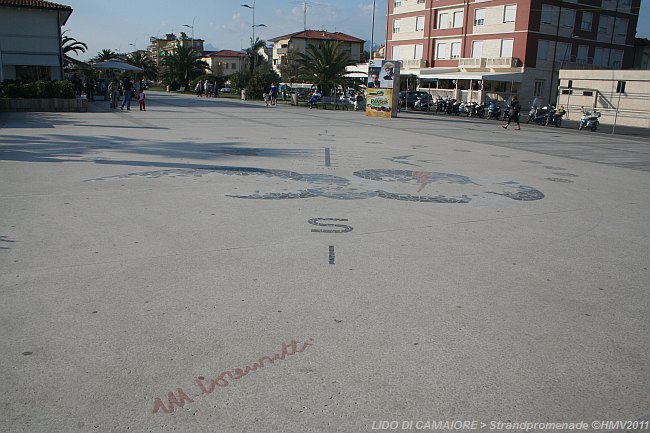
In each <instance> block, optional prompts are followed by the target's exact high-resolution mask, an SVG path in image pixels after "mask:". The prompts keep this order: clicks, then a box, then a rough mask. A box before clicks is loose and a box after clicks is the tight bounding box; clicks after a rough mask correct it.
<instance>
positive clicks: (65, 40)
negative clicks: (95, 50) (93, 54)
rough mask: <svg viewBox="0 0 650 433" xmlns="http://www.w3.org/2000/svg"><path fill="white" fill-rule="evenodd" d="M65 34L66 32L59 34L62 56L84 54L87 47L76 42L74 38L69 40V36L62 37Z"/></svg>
mask: <svg viewBox="0 0 650 433" xmlns="http://www.w3.org/2000/svg"><path fill="white" fill-rule="evenodd" d="M66 32H67V30H66V31H65V32H63V33H61V49H62V50H63V54H67V53H69V52H74V53H75V54H79V52H82V53H85V52H86V50H87V49H88V45H86V44H85V43H83V42H80V41H78V40H76V39H75V38H71V37H70V36H64V35H65V34H66Z"/></svg>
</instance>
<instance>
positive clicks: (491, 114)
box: [487, 101, 501, 120]
mask: <svg viewBox="0 0 650 433" xmlns="http://www.w3.org/2000/svg"><path fill="white" fill-rule="evenodd" d="M500 117H501V106H500V105H499V104H497V103H496V102H494V101H490V103H489V104H488V106H487V118H488V119H496V120H499V118H500Z"/></svg>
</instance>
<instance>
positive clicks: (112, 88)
mask: <svg viewBox="0 0 650 433" xmlns="http://www.w3.org/2000/svg"><path fill="white" fill-rule="evenodd" d="M119 92H120V82H119V81H117V78H114V79H113V81H111V84H109V85H108V97H109V98H111V109H113V110H115V109H116V108H117V104H119V103H120V93H119Z"/></svg>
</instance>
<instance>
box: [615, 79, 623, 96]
mask: <svg viewBox="0 0 650 433" xmlns="http://www.w3.org/2000/svg"><path fill="white" fill-rule="evenodd" d="M616 93H625V81H619V82H618V83H616Z"/></svg>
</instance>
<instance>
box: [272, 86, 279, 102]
mask: <svg viewBox="0 0 650 433" xmlns="http://www.w3.org/2000/svg"><path fill="white" fill-rule="evenodd" d="M271 105H278V86H277V84H275V83H271Z"/></svg>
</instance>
